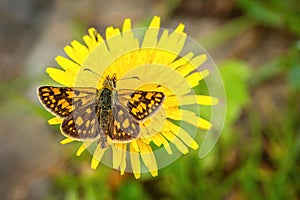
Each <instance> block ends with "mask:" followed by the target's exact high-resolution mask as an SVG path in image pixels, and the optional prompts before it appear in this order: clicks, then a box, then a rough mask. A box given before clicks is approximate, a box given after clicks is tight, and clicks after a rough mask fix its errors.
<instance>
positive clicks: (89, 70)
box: [83, 68, 103, 78]
mask: <svg viewBox="0 0 300 200" xmlns="http://www.w3.org/2000/svg"><path fill="white" fill-rule="evenodd" d="M83 71H88V72H91V73H93V74H94V75H96V76H97V77H98V78H103V77H102V76H100V75H99V74H98V73H96V72H94V71H93V70H91V69H89V68H84V69H83Z"/></svg>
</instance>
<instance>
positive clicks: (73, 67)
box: [55, 56, 80, 76]
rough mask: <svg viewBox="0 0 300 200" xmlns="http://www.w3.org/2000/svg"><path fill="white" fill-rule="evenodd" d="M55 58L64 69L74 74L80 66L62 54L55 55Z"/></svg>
mask: <svg viewBox="0 0 300 200" xmlns="http://www.w3.org/2000/svg"><path fill="white" fill-rule="evenodd" d="M55 60H56V62H57V63H58V64H59V66H61V67H62V68H63V69H64V70H65V71H70V72H73V73H74V76H75V75H76V74H77V73H78V72H79V69H80V66H79V65H78V64H77V63H74V62H73V61H71V60H70V59H68V58H65V57H63V56H56V58H55Z"/></svg>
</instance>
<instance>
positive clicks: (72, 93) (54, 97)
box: [38, 86, 96, 118]
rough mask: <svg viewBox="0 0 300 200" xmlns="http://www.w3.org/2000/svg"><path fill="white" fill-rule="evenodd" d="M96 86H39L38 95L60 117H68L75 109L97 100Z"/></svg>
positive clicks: (45, 105)
mask: <svg viewBox="0 0 300 200" xmlns="http://www.w3.org/2000/svg"><path fill="white" fill-rule="evenodd" d="M95 94H96V89H95V88H77V87H74V88H72V87H53V86H42V87H40V88H38V97H39V100H40V101H41V103H42V104H43V105H44V107H45V108H46V109H47V110H49V111H50V112H51V113H53V114H54V115H56V116H59V117H63V118H64V117H67V116H69V115H70V114H71V113H72V112H73V111H74V110H76V109H79V108H80V107H82V106H84V105H85V104H88V103H90V102H92V101H94V100H95Z"/></svg>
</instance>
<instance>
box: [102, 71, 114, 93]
mask: <svg viewBox="0 0 300 200" xmlns="http://www.w3.org/2000/svg"><path fill="white" fill-rule="evenodd" d="M116 82H117V77H116V74H113V75H112V77H110V76H109V75H107V77H106V79H105V81H104V83H103V87H105V88H108V89H111V90H113V89H116V87H117V84H116Z"/></svg>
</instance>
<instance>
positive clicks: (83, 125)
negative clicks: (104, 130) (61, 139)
mask: <svg viewBox="0 0 300 200" xmlns="http://www.w3.org/2000/svg"><path fill="white" fill-rule="evenodd" d="M97 112H99V110H98V107H97V106H96V103H95V102H93V103H90V104H88V105H85V106H82V107H81V108H79V109H76V110H74V111H73V112H72V114H71V115H69V116H67V117H66V118H65V119H64V121H63V122H62V124H61V131H62V133H63V134H64V135H66V136H68V137H71V138H74V139H77V140H89V139H94V138H97V137H98V136H100V126H99V121H98V118H97V117H96V116H97V115H98V113H97Z"/></svg>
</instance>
